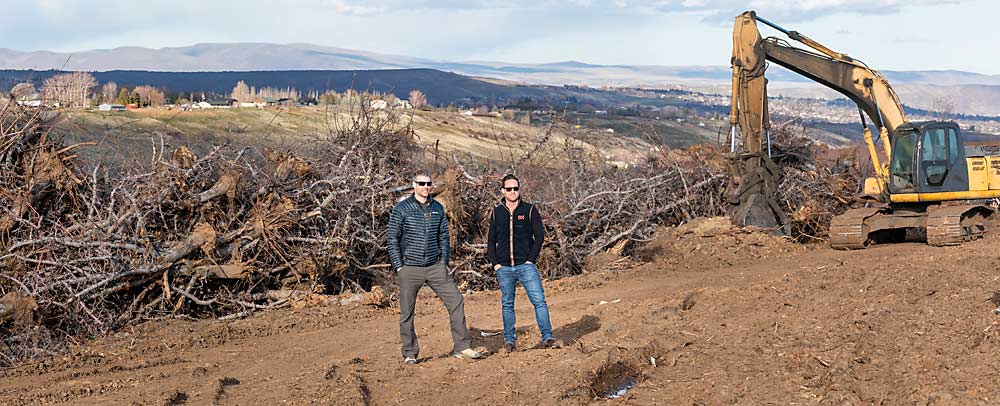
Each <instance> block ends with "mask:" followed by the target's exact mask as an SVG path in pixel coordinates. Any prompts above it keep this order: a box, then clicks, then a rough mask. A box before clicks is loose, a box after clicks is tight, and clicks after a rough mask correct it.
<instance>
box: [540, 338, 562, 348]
mask: <svg viewBox="0 0 1000 406" xmlns="http://www.w3.org/2000/svg"><path fill="white" fill-rule="evenodd" d="M560 347H562V346H561V345H559V342H558V341H556V339H554V338H550V339H548V340H545V341H542V348H560Z"/></svg>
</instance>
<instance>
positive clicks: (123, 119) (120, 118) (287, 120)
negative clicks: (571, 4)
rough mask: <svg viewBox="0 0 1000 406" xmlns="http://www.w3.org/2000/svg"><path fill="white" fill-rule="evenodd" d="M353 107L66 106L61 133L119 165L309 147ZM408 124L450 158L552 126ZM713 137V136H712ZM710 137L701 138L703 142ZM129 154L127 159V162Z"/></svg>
mask: <svg viewBox="0 0 1000 406" xmlns="http://www.w3.org/2000/svg"><path fill="white" fill-rule="evenodd" d="M348 114H349V112H348V111H345V110H344V109H342V108H331V109H326V108H323V107H296V108H291V109H281V110H278V109H253V108H250V109H219V110H196V111H183V112H182V111H177V110H167V109H141V110H134V111H128V112H114V113H111V112H99V111H86V110H64V112H63V118H62V119H61V121H60V122H59V125H58V128H59V129H60V130H61V131H59V133H60V134H63V136H64V137H65V139H66V141H67V142H69V143H78V142H95V143H97V145H95V146H93V147H89V148H82V149H80V150H79V153H80V154H82V155H83V156H84V157H85V158H87V159H89V160H94V161H98V162H103V163H105V164H118V163H121V162H127V161H128V160H131V159H139V157H143V156H148V154H149V153H150V152H151V151H152V148H160V147H161V145H160V142H161V140H162V142H163V146H164V147H167V148H171V147H177V146H180V145H186V146H188V147H189V148H191V149H192V151H194V152H195V154H197V155H199V156H201V155H204V154H205V153H207V152H208V151H209V150H210V149H211V148H212V147H213V146H215V145H220V144H227V143H228V144H234V145H250V146H257V147H262V148H272V149H292V150H302V149H304V148H308V145H309V144H310V143H312V142H316V141H321V140H322V139H324V138H326V137H327V135H328V134H330V132H331V131H333V130H335V129H336V128H337V126H341V125H344V124H345V123H346V121H347V120H346V118H347V117H348ZM399 123H400V125H405V124H409V125H411V126H412V128H413V130H414V134H415V135H416V140H415V142H416V143H417V144H418V145H420V146H422V147H423V148H425V149H426V150H428V151H433V148H434V146H435V145H437V146H438V148H439V151H440V152H441V153H443V154H444V156H446V157H447V156H449V155H450V154H451V153H456V154H457V155H456V156H457V157H460V158H461V159H463V160H468V159H470V158H473V157H474V158H477V159H488V160H494V161H508V160H511V159H516V158H519V157H520V156H521V154H523V153H525V152H526V151H529V150H531V149H532V148H534V146H535V145H536V144H538V143H541V142H543V140H544V139H545V133H546V132H547V131H549V128H550V124H549V123H547V122H546V123H538V124H537V125H525V124H520V123H517V122H513V121H509V120H505V119H501V118H493V117H476V116H467V115H462V114H458V113H449V112H445V111H418V110H410V111H407V112H406V113H404V114H403V115H402V116H401V117H400V121H399ZM552 129H553V134H552V135H551V136H550V137H549V138H548V139H547V141H545V142H546V143H547V144H550V146H553V147H554V146H559V145H565V144H566V143H567V140H572V143H573V144H574V145H576V146H577V147H579V148H583V149H584V150H587V151H591V152H592V153H593V154H594V156H595V157H599V159H601V160H611V161H616V162H622V163H626V162H634V161H636V160H638V159H641V158H642V157H643V156H644V154H645V153H646V152H648V151H649V149H650V148H651V147H650V144H649V143H648V142H647V141H646V140H644V139H641V138H637V137H622V136H615V135H614V134H608V133H604V132H600V131H598V130H595V129H587V128H572V127H571V126H569V125H567V124H566V123H564V122H560V121H559V120H558V119H556V122H555V126H554V127H552ZM691 131H692V130H690V129H688V130H683V127H679V129H678V130H677V131H671V132H665V133H663V134H662V137H663V139H664V140H665V142H668V145H671V143H673V144H672V145H674V146H681V145H688V144H690V143H691V141H692V140H693V138H692V137H697V133H692V132H691ZM706 139H707V137H706ZM706 139H702V140H703V141H704V140H706ZM126 158H127V159H126Z"/></svg>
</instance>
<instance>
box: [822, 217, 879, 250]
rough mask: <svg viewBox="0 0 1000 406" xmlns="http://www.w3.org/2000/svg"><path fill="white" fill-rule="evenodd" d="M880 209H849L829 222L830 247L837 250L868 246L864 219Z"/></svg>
mask: <svg viewBox="0 0 1000 406" xmlns="http://www.w3.org/2000/svg"><path fill="white" fill-rule="evenodd" d="M879 211H881V209H880V208H877V207H876V208H871V207H869V208H863V209H850V210H848V211H846V212H844V214H841V215H839V216H837V217H834V218H833V220H832V221H831V222H830V247H832V248H834V249H839V250H852V249H855V250H856V249H864V248H865V247H867V246H868V228H867V227H866V226H865V219H867V218H869V217H871V216H874V215H876V214H878V213H879Z"/></svg>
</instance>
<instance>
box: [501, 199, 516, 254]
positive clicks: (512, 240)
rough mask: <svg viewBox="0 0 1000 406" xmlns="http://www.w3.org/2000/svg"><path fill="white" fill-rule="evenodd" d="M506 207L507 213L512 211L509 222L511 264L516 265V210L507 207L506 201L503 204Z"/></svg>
mask: <svg viewBox="0 0 1000 406" xmlns="http://www.w3.org/2000/svg"><path fill="white" fill-rule="evenodd" d="M503 208H504V209H507V213H510V221H508V222H507V227H508V228H507V229H508V230H509V231H508V237H509V238H510V243H509V244H510V245H509V247H510V266H514V212H513V211H511V210H510V208H508V207H507V204H506V202H505V203H504V205H503Z"/></svg>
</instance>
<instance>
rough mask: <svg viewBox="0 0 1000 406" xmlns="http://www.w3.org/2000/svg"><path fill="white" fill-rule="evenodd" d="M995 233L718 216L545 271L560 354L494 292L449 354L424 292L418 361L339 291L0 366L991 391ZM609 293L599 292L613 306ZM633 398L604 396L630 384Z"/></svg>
mask: <svg viewBox="0 0 1000 406" xmlns="http://www.w3.org/2000/svg"><path fill="white" fill-rule="evenodd" d="M998 246H1000V237H998V236H996V235H994V236H992V237H991V238H988V239H985V240H980V241H976V242H972V243H968V244H966V245H964V246H961V247H945V248H934V247H928V246H926V245H924V244H919V243H906V244H898V245H892V246H880V247H874V248H871V249H868V250H864V251H852V252H844V251H834V250H831V249H829V248H827V247H824V246H812V247H803V246H800V245H795V244H792V243H790V242H787V241H785V240H782V239H780V238H778V237H771V236H767V235H763V234H758V233H745V232H740V231H734V230H730V229H728V228H727V227H725V226H724V225H721V223H712V220H707V221H702V222H695V223H692V224H688V225H686V226H682V227H679V228H676V229H667V230H663V231H662V232H661V233H659V234H658V235H657V237H656V239H655V240H654V241H653V242H651V243H650V245H649V247H647V248H646V249H644V250H643V251H642V252H640V254H639V257H640V258H645V259H647V260H648V262H635V261H632V260H615V261H606V262H605V265H603V266H602V265H594V264H590V266H591V268H590V269H591V270H590V271H589V272H588V273H587V274H585V275H581V276H578V277H574V278H568V279H563V280H558V281H552V282H548V283H546V289H547V293H548V300H549V303H550V307H551V314H552V321H553V324H554V326H555V334H556V336H557V337H558V338H559V339H560V340H562V341H563V342H564V343H565V345H564V346H563V347H562V348H559V349H550V350H541V349H531V348H530V347H532V345H533V344H534V343H535V342H537V340H538V339H539V337H538V333H537V330H536V329H535V328H534V317H533V313H532V312H531V305H530V304H529V303H528V301H527V299H526V297H524V296H523V295H520V296H519V298H518V302H517V309H518V320H519V325H520V327H519V329H518V334H519V345H520V347H521V348H522V350H521V351H519V352H515V353H512V354H504V353H502V352H498V351H497V350H498V349H499V347H500V345H501V344H502V338H501V337H500V336H498V335H484V334H483V333H494V332H498V331H499V330H500V328H501V321H500V315H499V313H500V305H499V293H498V292H476V293H470V294H468V295H467V296H466V299H467V304H466V313H467V315H468V319H469V324H470V325H471V327H472V332H473V335H474V337H475V338H474V343H473V344H474V345H476V346H484V347H486V348H488V349H490V350H493V351H494V352H495V353H494V354H493V355H491V356H490V357H489V358H487V359H484V360H480V361H474V362H469V361H463V360H458V359H454V358H449V357H447V355H448V354H449V351H450V350H451V340H450V336H449V333H448V327H447V323H448V319H447V315H446V312H445V310H444V308H443V306H441V304H440V302H439V301H438V300H437V299H436V298H435V297H434V296H433V295H432V294H430V292H424V295H423V296H421V299H420V301H419V304H418V316H417V329H418V334H419V335H420V339H421V347H422V349H423V354H421V355H422V356H423V357H425V358H424V359H423V360H422V362H421V363H420V364H418V365H416V366H404V365H401V363H400V356H399V338H398V337H399V336H398V328H397V326H398V324H397V323H398V318H397V314H396V313H395V312H394V311H393V310H392V309H391V308H375V307H371V306H365V305H361V304H352V305H347V306H340V305H337V304H330V305H321V306H313V307H306V308H302V309H283V310H277V311H271V312H266V313H261V314H257V315H254V316H253V317H250V318H248V319H244V320H236V321H231V322H219V321H185V320H166V321H156V322H149V323H145V324H141V325H137V326H135V327H134V328H130V329H128V330H127V331H122V332H120V333H118V334H117V335H115V336H113V337H107V338H104V339H100V340H96V341H94V342H89V343H85V344H81V345H80V346H78V347H77V348H75V349H74V350H73V351H72V352H71V353H70V354H67V355H65V356H61V357H57V358H53V359H49V360H46V361H44V362H41V363H37V364H31V365H24V366H21V367H18V368H15V369H10V370H5V371H0V378H2V379H0V404H25V403H32V404H59V403H70V404H105V403H111V404H142V405H155V404H241V405H245V404H266V405H272V404H373V405H383V404H397V403H402V404H427V405H430V404H434V405H437V404H449V405H464V404H585V403H591V402H611V403H622V404H636V405H685V404H694V405H718V404H748V405H750V404H752V405H757V404H836V405H842V404H852V405H860V404H893V405H894V404H919V405H924V404H939V405H940V404H945V405H947V404H955V405H967V404H995V403H997V402H998V401H1000V386H998V385H996V377H997V376H1000V367H998V363H997V361H996V360H997V359H1000V357H998V356H1000V331H998V330H1000V326H998V325H997V323H998V321H1000V316H997V315H995V314H993V309H994V308H996V306H997V305H996V304H994V303H993V302H991V297H992V296H993V295H994V293H995V292H997V291H998V290H1000V282H998V279H1000V266H998V265H1000V258H998V256H997V252H998V250H997V248H998ZM602 303H603V304H602ZM630 378H631V379H635V380H636V381H637V384H636V385H635V386H634V387H633V388H630V389H629V390H628V391H627V392H626V393H625V394H624V396H623V397H621V398H618V399H615V400H596V399H597V398H598V397H599V396H600V395H601V392H614V391H615V390H616V389H618V387H619V386H621V384H622V383H623V382H624V381H626V380H628V379H630Z"/></svg>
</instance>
